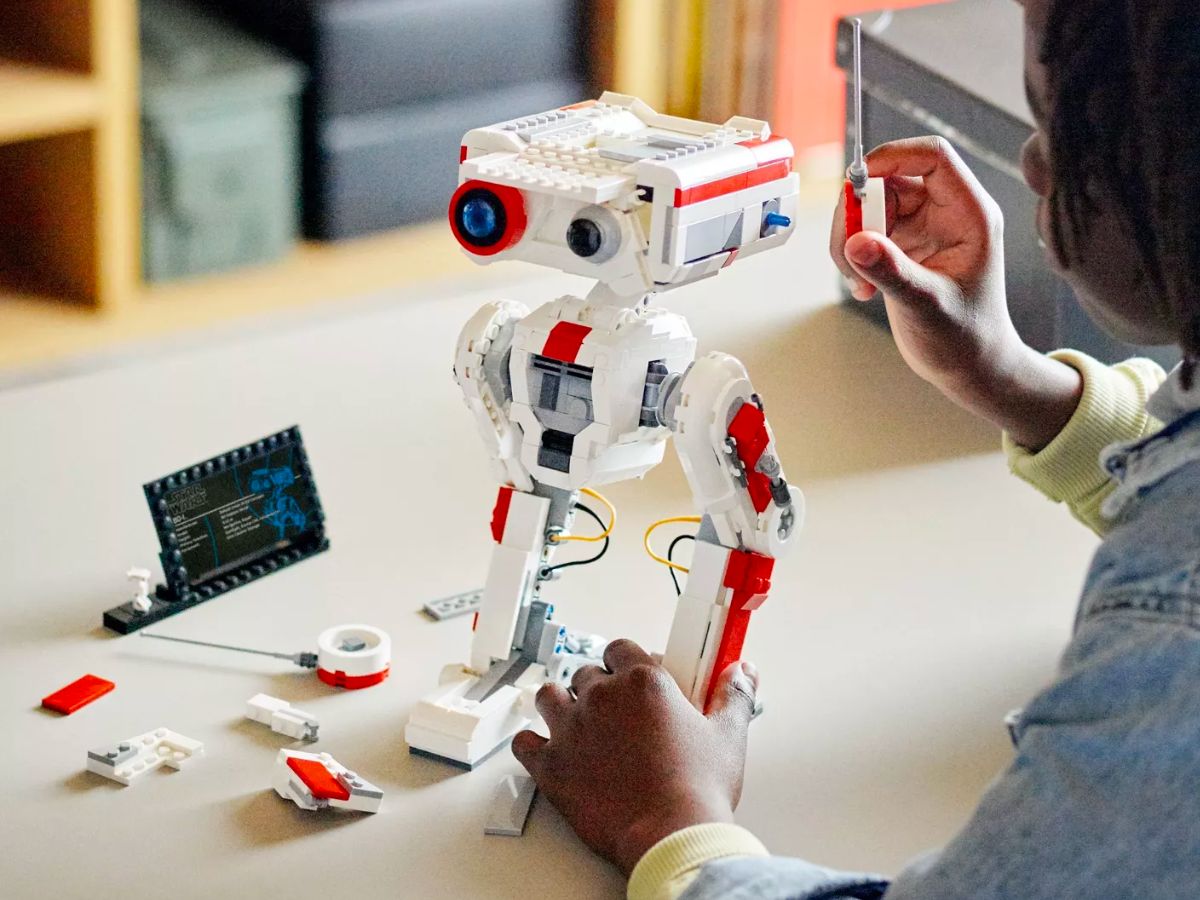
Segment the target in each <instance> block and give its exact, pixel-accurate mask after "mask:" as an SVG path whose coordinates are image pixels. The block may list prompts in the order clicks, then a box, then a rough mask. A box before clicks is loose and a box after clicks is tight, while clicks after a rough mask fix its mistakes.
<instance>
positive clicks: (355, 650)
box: [317, 625, 392, 690]
mask: <svg viewBox="0 0 1200 900" xmlns="http://www.w3.org/2000/svg"><path fill="white" fill-rule="evenodd" d="M391 664H392V639H391V638H389V637H388V636H387V634H386V633H384V632H383V631H380V630H379V629H378V628H373V627H371V626H370V625H337V626H335V627H333V628H327V629H325V630H324V631H322V632H321V633H320V635H318V636H317V677H318V678H320V679H321V680H322V681H323V682H325V683H326V684H331V685H333V686H334V687H340V688H347V689H348V690H355V689H357V688H365V687H370V686H371V685H373V684H379V682H381V681H383V680H384V679H385V678H387V677H388V672H389V671H390V669H391Z"/></svg>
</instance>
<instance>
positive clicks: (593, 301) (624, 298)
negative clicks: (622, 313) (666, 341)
mask: <svg viewBox="0 0 1200 900" xmlns="http://www.w3.org/2000/svg"><path fill="white" fill-rule="evenodd" d="M654 297H655V294H654V292H649V293H648V292H646V291H640V292H638V293H636V294H619V293H617V292H616V291H614V290H613V289H612V287H611V286H609V285H607V284H604V283H603V282H600V283H598V284H597V285H596V286H595V287H593V288H592V289H591V290H590V291H589V292H588V295H587V305H588V306H591V307H594V308H597V309H601V308H608V309H633V310H641V309H645V308H646V307H647V306H649V305H650V302H651V301H652V300H653V299H654Z"/></svg>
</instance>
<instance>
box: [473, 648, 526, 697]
mask: <svg viewBox="0 0 1200 900" xmlns="http://www.w3.org/2000/svg"><path fill="white" fill-rule="evenodd" d="M519 662H521V654H520V652H517V653H514V654H513V655H512V656H510V657H509V658H508V659H506V660H504V661H503V662H495V663H492V666H491V668H490V669H488V670H487V674H486V675H484V676H483V677H482V678H480V679H479V680H478V681H477V682H475V684H474V685H473V686H472V687H471V689H470V690H469V691H467V692H466V693H465V694H463V699H464V700H475V701H478V702H480V703H482V702H483V701H484V700H486V699H487V698H488V696H490V695H491V693H492V691H494V690H495V689H496V688H497V687H499V686H500V681H501V679H503V678H504V676H505V675H507V674H508V671H509V669H511V668H512V667H513V666H515V665H516V664H517V663H519Z"/></svg>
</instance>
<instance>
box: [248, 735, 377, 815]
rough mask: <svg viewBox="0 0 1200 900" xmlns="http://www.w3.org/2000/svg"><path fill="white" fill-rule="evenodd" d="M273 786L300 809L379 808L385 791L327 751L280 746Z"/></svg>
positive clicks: (370, 811) (367, 810)
mask: <svg viewBox="0 0 1200 900" xmlns="http://www.w3.org/2000/svg"><path fill="white" fill-rule="evenodd" d="M271 787H273V788H274V789H275V793H277V794H278V795H279V796H280V797H283V798H284V799H285V800H291V801H292V802H293V803H295V804H296V805H297V806H299V807H300V808H301V809H326V808H330V807H332V808H335V809H352V810H355V811H357V812H365V813H373V812H379V805H380V804H381V803H382V802H383V791H382V790H380V789H379V788H377V787H376V786H375V785H373V784H371V783H370V782H369V781H367V780H365V779H363V778H360V777H359V776H358V775H356V774H354V773H353V772H351V771H350V770H349V769H347V768H346V767H345V766H343V765H342V764H341V763H339V762H338V761H337V760H335V759H334V758H333V757H332V756H330V755H329V754H328V753H302V752H300V751H298V750H280V751H279V755H278V756H277V757H275V772H274V774H273V775H272V777H271Z"/></svg>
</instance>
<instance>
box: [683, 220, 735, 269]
mask: <svg viewBox="0 0 1200 900" xmlns="http://www.w3.org/2000/svg"><path fill="white" fill-rule="evenodd" d="M743 215H744V213H741V212H736V213H729V214H728V215H724V216H717V217H716V218H713V219H706V220H705V221H703V222H697V223H696V224H695V225H689V226H688V229H687V243H686V244H684V249H683V259H684V261H685V262H695V261H696V260H698V259H703V258H705V257H706V256H712V255H713V254H714V253H720V252H722V251H724V250H731V249H733V248H734V247H736V246H738V245H739V244H740V243H741V240H742V217H743Z"/></svg>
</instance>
